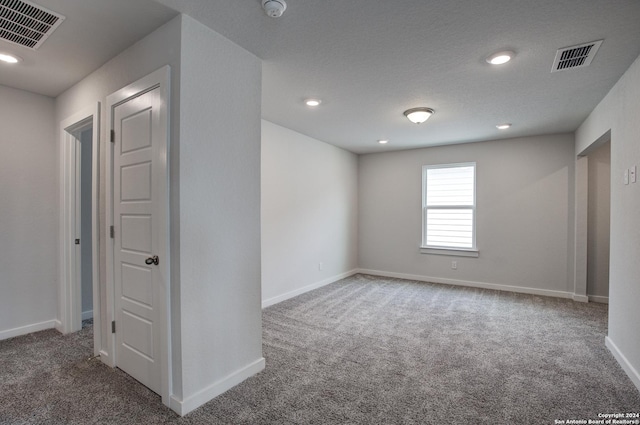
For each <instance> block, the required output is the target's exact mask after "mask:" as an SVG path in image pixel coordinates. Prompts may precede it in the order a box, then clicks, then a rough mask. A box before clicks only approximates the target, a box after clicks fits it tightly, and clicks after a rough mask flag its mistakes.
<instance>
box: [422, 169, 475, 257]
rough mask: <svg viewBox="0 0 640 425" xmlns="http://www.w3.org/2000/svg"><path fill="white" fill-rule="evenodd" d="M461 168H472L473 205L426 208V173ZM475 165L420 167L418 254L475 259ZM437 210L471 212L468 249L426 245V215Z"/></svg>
mask: <svg viewBox="0 0 640 425" xmlns="http://www.w3.org/2000/svg"><path fill="white" fill-rule="evenodd" d="M461 167H473V205H471V206H468V205H435V206H431V207H429V206H427V173H428V171H429V170H432V169H440V168H461ZM477 168H478V167H477V163H476V162H474V161H473V162H458V163H451V164H430V165H423V166H422V212H421V214H422V241H421V244H420V252H421V253H423V254H437V255H455V256H462V257H477V256H478V247H477V243H476V233H477V227H476V221H477V217H476V216H477V214H476V213H477V190H476V189H477V188H476V185H477V178H476V177H477ZM438 209H441V210H442V209H448V210H452V209H460V210H471V213H472V215H473V218H472V220H471V227H472V230H471V241H472V242H471V243H472V246H471V247H470V248H461V247H448V246H437V245H427V213H428V211H429V210H438Z"/></svg>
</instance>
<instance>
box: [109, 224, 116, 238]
mask: <svg viewBox="0 0 640 425" xmlns="http://www.w3.org/2000/svg"><path fill="white" fill-rule="evenodd" d="M109 236H110V237H111V239H113V238H115V237H116V229H115V227H113V226H111V227H109Z"/></svg>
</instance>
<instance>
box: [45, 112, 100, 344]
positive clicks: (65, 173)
mask: <svg viewBox="0 0 640 425" xmlns="http://www.w3.org/2000/svg"><path fill="white" fill-rule="evenodd" d="M89 127H92V139H93V140H92V150H93V152H92V157H91V167H92V170H91V239H92V241H91V262H92V277H91V280H92V287H93V315H94V334H93V352H94V355H97V354H99V351H100V291H99V269H98V267H99V249H98V247H99V228H98V225H99V217H98V178H99V177H98V176H99V174H98V173H99V158H100V157H99V146H100V143H99V142H100V136H99V135H100V102H97V103H96V104H95V105H94V106H91V107H87V108H85V109H83V110H81V111H79V112H77V113H75V114H73V115H72V116H70V117H68V118H66V119H64V120H62V121H61V122H60V141H61V145H60V175H59V178H60V204H59V205H60V226H59V228H60V231H59V238H60V239H59V240H60V243H59V246H60V252H59V260H58V261H59V266H60V267H59V279H58V289H59V292H58V294H59V295H58V303H59V306H58V307H59V308H58V311H59V320H58V323H57V324H56V328H57V329H58V330H59V331H60V332H62V333H65V334H66V333H70V332H75V331H78V330H80V329H81V328H82V298H81V296H79V295H80V293H81V292H80V291H81V281H80V278H79V274H80V273H79V269H80V267H81V262H80V261H79V258H77V257H78V253H77V245H76V244H75V243H74V239H75V238H76V237H77V234H78V233H77V229H78V225H79V219H80V214H79V210H80V208H79V207H80V199H79V198H78V193H79V190H78V188H77V187H76V186H77V182H78V178H79V173H80V167H79V163H80V158H78V157H77V155H76V143H80V140H79V132H80V131H82V130H83V129H86V128H89Z"/></svg>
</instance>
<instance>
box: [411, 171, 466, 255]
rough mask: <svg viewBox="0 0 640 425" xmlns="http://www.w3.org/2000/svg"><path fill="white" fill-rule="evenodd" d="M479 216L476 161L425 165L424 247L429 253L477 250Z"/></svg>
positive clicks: (423, 182)
mask: <svg viewBox="0 0 640 425" xmlns="http://www.w3.org/2000/svg"><path fill="white" fill-rule="evenodd" d="M475 215H476V164H475V162H468V163H464V164H445V165H425V166H424V167H422V248H425V249H427V251H426V253H432V254H439V253H447V254H451V253H452V252H451V251H460V252H461V255H464V254H463V252H464V251H468V252H475V253H477V250H476V229H475ZM438 250H445V252H438Z"/></svg>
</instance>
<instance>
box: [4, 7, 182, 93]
mask: <svg viewBox="0 0 640 425" xmlns="http://www.w3.org/2000/svg"><path fill="white" fill-rule="evenodd" d="M32 1H33V0H32ZM33 3H36V4H38V5H40V6H43V7H45V8H47V9H49V10H52V11H54V12H56V13H59V14H61V15H63V16H65V18H66V19H65V20H64V22H62V24H61V25H60V26H59V27H58V28H57V29H56V30H55V31H54V32H53V34H52V35H51V37H49V38H48V39H47V40H46V41H45V42H44V43H43V44H42V46H41V47H40V48H39V49H38V50H31V49H28V48H26V47H22V46H17V45H15V44H11V43H8V42H6V41H4V40H0V51H2V52H11V53H13V54H16V55H18V56H20V57H21V58H22V59H23V61H22V62H21V63H20V64H19V65H18V66H11V65H6V64H4V63H0V84H2V85H5V86H10V87H15V88H18V89H22V90H27V91H31V92H34V93H39V94H43V95H46V96H52V97H55V96H57V95H58V94H60V93H62V92H63V91H64V90H66V89H68V88H69V87H71V86H73V85H74V84H75V83H77V82H78V81H80V80H81V79H82V78H84V77H86V76H87V75H88V74H90V73H91V72H93V71H95V70H96V69H98V68H99V67H100V66H101V65H102V64H104V63H105V62H107V61H108V60H109V59H111V58H112V57H114V56H116V55H117V54H118V53H120V52H121V51H122V50H124V49H125V48H127V47H129V46H130V45H131V44H133V43H135V42H136V41H138V40H139V39H141V38H142V37H144V36H145V35H147V34H148V33H150V32H151V31H153V30H154V29H156V28H158V27H159V26H161V25H162V24H163V23H165V22H167V21H168V20H169V19H171V18H172V17H173V16H175V15H176V12H175V11H174V10H171V9H169V8H167V7H165V6H162V5H161V4H159V3H156V2H155V1H153V0H134V1H132V0H35V1H33Z"/></svg>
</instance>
